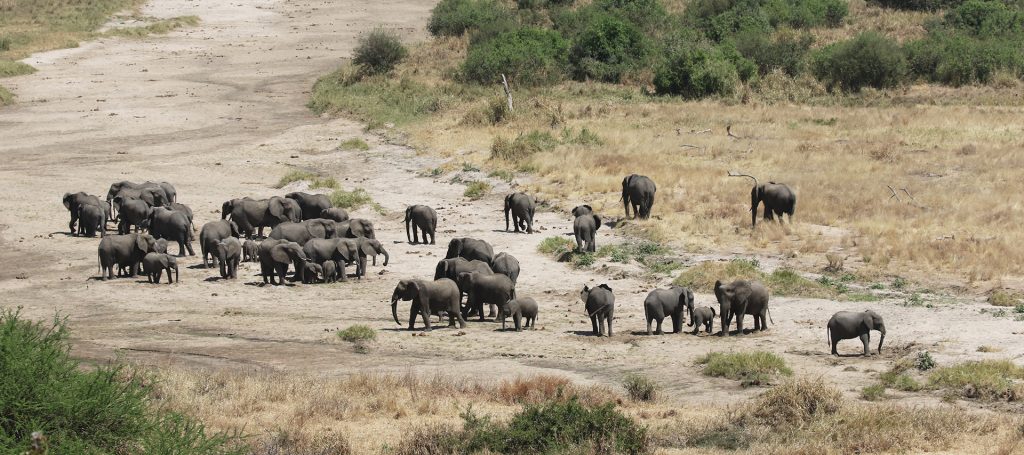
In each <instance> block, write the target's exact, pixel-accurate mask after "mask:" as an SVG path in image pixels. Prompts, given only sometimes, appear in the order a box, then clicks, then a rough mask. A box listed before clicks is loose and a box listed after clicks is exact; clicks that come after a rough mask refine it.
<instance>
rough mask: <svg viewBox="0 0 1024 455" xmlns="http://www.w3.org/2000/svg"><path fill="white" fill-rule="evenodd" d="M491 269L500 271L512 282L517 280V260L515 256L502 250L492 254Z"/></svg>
mask: <svg viewBox="0 0 1024 455" xmlns="http://www.w3.org/2000/svg"><path fill="white" fill-rule="evenodd" d="M491 270H492V271H493V272H494V273H500V274H502V275H505V276H507V277H508V278H509V279H510V280H512V284H516V282H517V281H519V260H518V259H516V257H515V256H513V255H511V254H508V253H506V252H504V251H502V252H501V253H498V254H496V255H495V256H494V260H492V261H491Z"/></svg>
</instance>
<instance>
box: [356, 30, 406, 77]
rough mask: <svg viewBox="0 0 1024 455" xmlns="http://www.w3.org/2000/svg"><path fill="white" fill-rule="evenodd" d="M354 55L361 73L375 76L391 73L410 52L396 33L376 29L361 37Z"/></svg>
mask: <svg viewBox="0 0 1024 455" xmlns="http://www.w3.org/2000/svg"><path fill="white" fill-rule="evenodd" d="M354 54H355V57H353V58H352V63H353V64H355V65H358V66H359V67H360V72H361V73H362V74H365V75H374V74H385V73H390V72H391V70H393V69H395V66H397V65H398V63H399V62H401V61H402V60H404V59H405V57H406V56H408V55H409V51H408V50H406V49H405V46H403V45H402V41H401V40H399V39H398V35H396V34H395V33H394V32H390V31H387V30H383V29H376V30H373V31H372V32H370V33H368V34H366V35H363V36H361V37H359V44H358V45H356V49H355V52H354Z"/></svg>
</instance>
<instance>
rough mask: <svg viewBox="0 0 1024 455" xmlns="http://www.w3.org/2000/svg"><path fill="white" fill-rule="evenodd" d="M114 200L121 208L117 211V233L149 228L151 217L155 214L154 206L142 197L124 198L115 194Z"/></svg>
mask: <svg viewBox="0 0 1024 455" xmlns="http://www.w3.org/2000/svg"><path fill="white" fill-rule="evenodd" d="M114 202H115V204H116V205H118V206H119V207H120V208H119V210H118V213H117V233H118V234H127V233H128V232H129V231H131V230H133V228H134V231H135V232H139V230H140V229H149V217H150V215H152V214H153V207H152V206H151V205H149V204H147V203H146V201H144V200H142V199H124V198H122V197H121V196H115V197H114Z"/></svg>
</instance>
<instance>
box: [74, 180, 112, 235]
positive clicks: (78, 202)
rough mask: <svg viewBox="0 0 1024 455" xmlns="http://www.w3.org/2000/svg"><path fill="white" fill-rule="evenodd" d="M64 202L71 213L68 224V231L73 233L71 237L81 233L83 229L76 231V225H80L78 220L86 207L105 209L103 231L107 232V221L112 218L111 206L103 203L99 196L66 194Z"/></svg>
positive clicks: (78, 193)
mask: <svg viewBox="0 0 1024 455" xmlns="http://www.w3.org/2000/svg"><path fill="white" fill-rule="evenodd" d="M63 202H64V208H66V209H68V212H70V213H71V221H70V222H69V223H68V230H69V231H70V232H71V235H76V234H78V233H79V232H81V229H76V225H77V223H78V218H79V217H80V216H81V215H80V212H81V209H82V207H83V206H86V205H93V206H96V207H99V208H100V209H103V212H104V219H103V221H104V229H102V230H101V231H103V230H106V229H105V226H106V220H107V218H109V217H110V205H109V204H108V203H106V202H104V201H101V200H100V198H99V197H98V196H93V195H91V194H87V193H85V192H82V191H79V192H77V193H64V197H63Z"/></svg>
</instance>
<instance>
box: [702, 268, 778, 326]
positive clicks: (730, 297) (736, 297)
mask: <svg viewBox="0 0 1024 455" xmlns="http://www.w3.org/2000/svg"><path fill="white" fill-rule="evenodd" d="M715 298H717V299H718V306H719V308H718V309H719V311H720V315H719V317H720V318H721V319H722V336H729V325H730V324H731V323H732V317H733V316H736V333H738V334H739V335H743V316H744V315H747V314H749V315H752V316H754V330H758V331H761V330H768V321H766V320H765V315H767V316H768V317H769V318H770V317H771V315H770V314H769V312H768V289H767V288H765V287H764V285H763V284H761V283H760V282H757V281H747V280H736V281H733V282H732V283H729V284H722V281H721V280H718V281H715ZM774 323H775V321H772V324H774Z"/></svg>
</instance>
